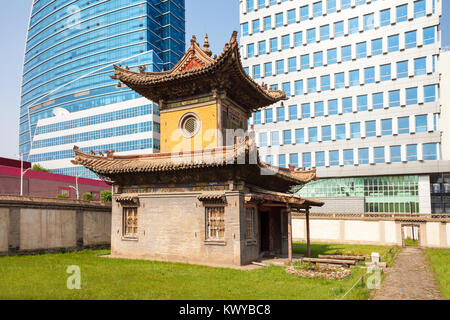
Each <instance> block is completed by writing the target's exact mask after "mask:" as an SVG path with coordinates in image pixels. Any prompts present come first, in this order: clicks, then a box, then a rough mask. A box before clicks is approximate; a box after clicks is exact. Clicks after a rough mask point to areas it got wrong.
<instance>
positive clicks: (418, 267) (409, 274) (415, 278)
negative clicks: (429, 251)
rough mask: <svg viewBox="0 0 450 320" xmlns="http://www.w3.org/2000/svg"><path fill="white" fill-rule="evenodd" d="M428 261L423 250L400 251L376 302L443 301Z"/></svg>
mask: <svg viewBox="0 0 450 320" xmlns="http://www.w3.org/2000/svg"><path fill="white" fill-rule="evenodd" d="M441 299H442V296H441V294H440V292H439V290H438V286H437V283H436V281H435V280H434V277H433V274H432V271H431V269H430V266H429V265H428V261H427V260H426V258H425V255H424V253H423V251H422V250H421V249H418V248H413V247H407V248H404V249H402V250H401V251H400V253H399V255H398V256H397V259H396V261H395V264H394V267H393V268H391V269H388V274H387V277H386V279H385V280H384V281H383V283H382V285H381V289H380V290H378V292H377V293H376V294H375V297H374V300H441Z"/></svg>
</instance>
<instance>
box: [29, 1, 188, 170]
mask: <svg viewBox="0 0 450 320" xmlns="http://www.w3.org/2000/svg"><path fill="white" fill-rule="evenodd" d="M184 18H185V3H184V0H147V1H145V0H114V1H111V0H36V1H34V3H33V7H32V12H31V18H30V24H29V30H28V38H27V45H26V52H25V61H24V68H23V83H22V96H21V106H20V153H23V154H24V159H25V160H29V161H40V160H41V159H44V158H45V157H44V156H43V155H41V154H39V152H38V153H36V152H32V151H33V149H39V148H42V147H49V146H55V145H59V144H61V145H64V144H66V145H67V144H68V143H72V142H79V141H86V139H87V140H89V139H90V137H97V139H98V135H97V133H98V132H102V135H101V136H100V137H103V136H104V135H106V136H108V137H110V136H118V135H124V134H131V133H140V132H147V131H149V130H150V131H155V130H156V129H155V128H159V124H157V123H154V125H152V123H151V122H146V124H145V125H144V126H142V127H139V128H134V127H132V126H131V124H128V125H124V124H123V123H122V125H121V126H120V127H119V128H118V129H117V128H116V129H115V128H111V127H109V128H107V129H102V128H101V127H99V128H95V129H96V130H91V132H89V133H86V132H83V133H79V134H78V133H72V134H70V135H67V136H63V135H62V134H61V136H60V135H58V132H57V131H58V130H70V129H73V128H78V126H79V122H80V121H75V120H72V121H65V122H64V121H61V122H64V123H65V124H66V125H65V126H62V125H61V126H58V124H53V127H54V134H55V135H56V136H54V137H49V136H48V133H49V131H48V127H49V125H48V124H46V126H44V127H43V128H39V124H38V122H39V120H42V119H47V118H52V117H54V116H55V114H56V112H55V109H56V108H62V109H63V110H64V112H66V111H67V114H72V113H74V112H79V111H83V110H89V109H94V108H96V107H101V106H106V105H111V104H117V103H121V102H126V101H128V100H133V99H137V98H141V97H140V96H139V95H138V94H136V93H135V92H133V91H131V90H130V89H129V88H127V87H122V88H118V87H117V81H115V80H113V79H111V78H110V75H111V74H112V73H113V67H112V66H113V64H122V65H127V66H129V67H130V68H132V69H133V68H137V67H138V66H142V65H144V66H145V67H146V70H147V71H161V70H168V69H170V68H172V67H173V66H174V65H175V64H176V63H177V62H178V60H179V59H180V58H181V57H182V56H183V54H184V51H185V20H184ZM140 108H141V109H142V110H141V109H140ZM128 109H129V110H130V109H133V112H134V113H135V114H136V116H137V115H139V116H145V115H153V114H154V110H157V108H156V106H155V108H151V107H150V108H149V105H148V103H146V104H143V105H142V106H138V107H136V106H133V108H132V107H131V106H129V107H128ZM134 109H136V110H134ZM57 110H61V109H57ZM123 112H124V111H117V112H116V113H115V114H117V117H115V118H114V120H117V119H119V118H120V117H119V116H120V115H121V114H122V113H123ZM87 117H89V118H91V119H98V121H99V123H101V122H102V121H103V122H105V121H104V120H101V118H102V117H101V116H99V115H97V116H90V115H87ZM130 117H133V115H129V116H128V118H130ZM85 118H86V117H85ZM125 118H127V117H125ZM120 119H121V118H120ZM120 119H119V120H120ZM130 121H131V122H132V123H137V121H136V122H135V121H134V120H133V119H130ZM141 122H142V123H143V122H144V121H141ZM67 123H69V126H67ZM70 123H72V124H73V126H71V125H70ZM96 123H97V122H95V123H94V124H96ZM58 127H60V129H57V128H58ZM36 129H38V130H37V131H36ZM40 132H41V133H40ZM42 133H45V134H47V136H43V138H42V139H44V140H42V141H39V140H38V141H33V140H35V135H36V134H37V135H39V134H42ZM148 138H151V137H149V136H144V137H143V139H147V140H148V141H153V140H155V139H148ZM140 140H141V139H138V140H136V139H134V141H140ZM148 141H147V142H146V143H145V145H146V146H147V145H148ZM131 142H133V141H131ZM120 143H122V144H123V143H124V142H123V141H122V142H120ZM151 144H152V146H150V148H152V149H157V145H156V144H158V143H157V142H156V141H153V142H151ZM133 145H136V147H137V148H140V149H142V146H141V145H142V144H141V143H131V144H127V147H126V148H125V149H127V150H129V149H130V148H132V146H133ZM94 147H95V144H94ZM94 147H93V149H96V148H94ZM63 149H64V148H63ZM86 149H87V150H91V149H89V148H87V147H86ZM119 149H120V148H119ZM125 149H124V150H125ZM47 151H48V150H47ZM103 151H104V150H103ZM131 151H132V150H131ZM30 152H31V154H30ZM44 152H45V151H43V153H44ZM50 153H52V154H56V156H54V157H52V158H50V160H58V159H60V157H59V153H61V152H56V151H53V152H45V154H50ZM58 169H59V171H61V170H62V169H63V168H58ZM55 171H56V170H55ZM66 171H67V170H66ZM61 172H62V171H61Z"/></svg>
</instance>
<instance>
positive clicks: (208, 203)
mask: <svg viewBox="0 0 450 320" xmlns="http://www.w3.org/2000/svg"><path fill="white" fill-rule="evenodd" d="M197 199H198V200H199V201H200V202H202V204H203V208H204V214H205V240H204V243H205V245H217V246H226V245H227V242H226V240H225V239H226V207H227V201H226V197H225V194H207V193H206V194H202V195H200V196H198V198H197ZM214 209H215V210H221V211H222V212H220V213H221V214H222V216H223V218H222V220H220V221H221V222H219V223H222V224H223V236H222V237H211V236H210V235H209V233H210V227H209V226H210V217H209V214H210V212H209V211H211V210H214Z"/></svg>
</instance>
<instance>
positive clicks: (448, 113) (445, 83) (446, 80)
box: [439, 0, 450, 243]
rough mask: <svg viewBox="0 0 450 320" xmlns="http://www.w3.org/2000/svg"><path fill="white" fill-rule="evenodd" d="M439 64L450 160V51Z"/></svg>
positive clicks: (443, 125) (445, 142) (443, 126)
mask: <svg viewBox="0 0 450 320" xmlns="http://www.w3.org/2000/svg"><path fill="white" fill-rule="evenodd" d="M443 1H444V0H443ZM439 65H440V67H439V69H440V72H441V84H440V86H441V90H440V93H441V99H440V102H441V119H440V124H441V125H440V126H439V129H440V130H441V132H442V158H443V159H444V160H450V126H449V125H448V123H450V51H443V52H441V54H440V57H439ZM447 235H448V232H447ZM449 243H450V242H449Z"/></svg>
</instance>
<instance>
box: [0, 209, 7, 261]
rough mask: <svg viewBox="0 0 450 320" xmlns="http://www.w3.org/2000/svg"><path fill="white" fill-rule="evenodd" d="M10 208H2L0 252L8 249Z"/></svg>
mask: <svg viewBox="0 0 450 320" xmlns="http://www.w3.org/2000/svg"><path fill="white" fill-rule="evenodd" d="M8 228H9V209H8V208H0V252H6V251H8Z"/></svg>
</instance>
